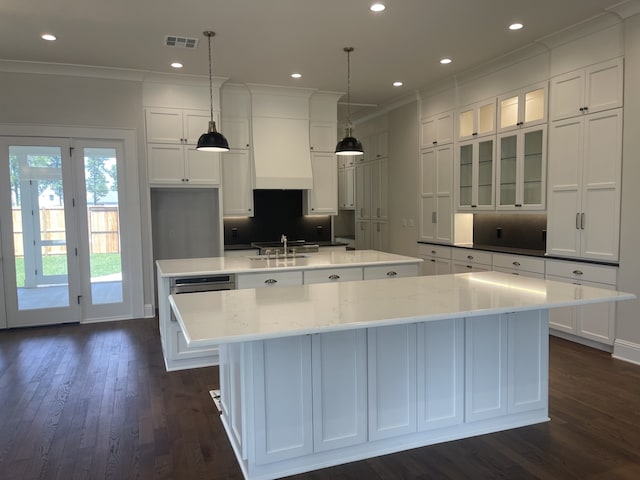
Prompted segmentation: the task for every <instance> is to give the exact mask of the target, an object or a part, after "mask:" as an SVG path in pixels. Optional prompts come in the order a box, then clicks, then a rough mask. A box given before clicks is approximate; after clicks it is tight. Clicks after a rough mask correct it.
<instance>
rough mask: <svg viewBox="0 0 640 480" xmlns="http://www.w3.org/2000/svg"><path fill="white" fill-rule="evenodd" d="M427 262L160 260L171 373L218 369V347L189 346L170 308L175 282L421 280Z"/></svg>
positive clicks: (162, 321) (364, 256) (161, 316)
mask: <svg viewBox="0 0 640 480" xmlns="http://www.w3.org/2000/svg"><path fill="white" fill-rule="evenodd" d="M421 263H422V259H420V258H413V257H405V256H402V255H394V254H391V253H385V252H378V251H375V250H355V251H346V250H345V247H344V246H332V247H324V246H323V247H321V248H320V251H319V252H318V253H311V254H308V255H307V256H298V257H295V258H292V257H288V258H278V259H274V258H271V259H269V258H267V257H265V256H263V257H259V256H256V254H255V252H253V254H251V252H246V253H244V254H241V255H240V256H237V255H230V256H225V257H213V258H192V259H175V260H158V261H157V262H156V266H157V281H158V323H159V328H160V339H161V342H162V353H163V354H164V361H165V367H166V369H167V371H171V370H182V369H186V368H197V367H205V366H210V365H217V364H218V347H217V346H212V345H209V346H206V347H204V346H189V345H187V342H186V341H185V338H184V335H183V334H182V330H181V328H180V326H179V325H178V322H177V321H176V319H175V317H174V316H173V315H172V314H171V309H170V307H169V299H168V297H169V294H170V293H171V282H172V280H174V279H178V278H180V279H185V278H186V279H188V280H189V279H190V278H193V277H211V276H231V277H232V278H235V288H237V289H243V288H265V289H271V288H279V287H286V286H292V285H302V284H311V283H322V282H344V281H353V280H363V279H364V280H368V279H371V278H395V277H398V278H400V277H406V276H415V275H419V272H420V264H421Z"/></svg>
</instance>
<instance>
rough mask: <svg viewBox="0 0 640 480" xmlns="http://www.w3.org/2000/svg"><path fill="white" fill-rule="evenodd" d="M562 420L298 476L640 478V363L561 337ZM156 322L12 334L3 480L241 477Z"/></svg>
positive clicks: (206, 378) (199, 386)
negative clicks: (169, 367) (166, 350)
mask: <svg viewBox="0 0 640 480" xmlns="http://www.w3.org/2000/svg"><path fill="white" fill-rule="evenodd" d="M550 343H551V348H550V352H551V358H550V385H549V390H550V406H549V410H550V416H551V418H552V421H551V422H548V423H545V424H541V425H534V426H530V427H524V428H519V429H515V430H509V431H506V432H500V433H495V434H491V435H484V436H480V437H475V438H471V439H465V440H460V441H456V442H448V443H444V444H440V445H434V446H430V447H424V448H418V449H415V450H410V451H407V452H402V453H398V454H394V455H386V456H383V457H378V458H374V459H370V460H366V461H361V462H354V463H349V464H346V465H340V466H337V467H333V468H328V469H324V470H319V471H316V472H311V473H308V474H303V475H297V476H295V477H291V479H296V480H308V479H313V480H325V479H331V480H335V479H339V480H362V479H367V480H392V479H422V480H426V479H494V478H504V479H535V478H539V479H607V480H608V479H634V480H636V479H638V478H640V366H636V365H631V364H628V363H624V362H621V361H618V360H614V359H612V358H611V357H610V355H609V354H606V353H604V352H600V351H597V350H592V349H589V348H587V347H583V346H580V345H576V344H573V343H571V342H567V341H565V340H561V339H558V338H553V337H552V338H551V342H550ZM217 383H218V378H217V369H216V368H215V367H212V368H202V369H194V370H190V371H181V372H171V373H167V372H166V371H165V369H164V363H163V360H162V353H161V351H160V339H159V336H158V331H157V323H156V321H155V320H153V319H140V320H132V321H125V322H113V323H101V324H90V325H63V326H56V327H46V328H30V329H21V330H10V331H6V330H5V331H0V479H3V480H10V479H32V478H33V479H35V478H40V479H47V480H48V479H64V480H67V479H76V478H77V479H103V478H104V479H118V480H121V479H179V480H182V479H187V480H191V479H215V480H217V479H230V480H232V479H241V478H242V474H241V472H240V469H239V468H238V466H237V464H236V461H235V458H234V456H233V453H232V451H231V447H230V445H229V442H228V441H227V438H226V435H225V433H224V430H223V428H222V425H221V423H220V419H219V418H218V415H217V413H216V410H215V408H214V405H213V403H212V401H211V399H210V397H209V393H208V391H209V390H210V389H211V388H213V387H217Z"/></svg>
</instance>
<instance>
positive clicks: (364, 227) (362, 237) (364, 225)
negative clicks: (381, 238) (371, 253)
mask: <svg viewBox="0 0 640 480" xmlns="http://www.w3.org/2000/svg"><path fill="white" fill-rule="evenodd" d="M356 249H358V250H370V249H371V221H370V220H356Z"/></svg>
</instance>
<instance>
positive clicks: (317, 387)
mask: <svg viewBox="0 0 640 480" xmlns="http://www.w3.org/2000/svg"><path fill="white" fill-rule="evenodd" d="M311 350H312V359H313V361H312V372H311V377H312V379H313V435H314V441H313V445H314V451H316V452H320V451H326V450H331V449H334V448H342V447H347V446H350V445H356V444H358V443H363V442H365V441H366V440H367V415H366V411H367V378H366V377H367V332H366V330H364V329H361V330H348V331H345V332H332V333H323V334H319V335H313V338H312V344H311Z"/></svg>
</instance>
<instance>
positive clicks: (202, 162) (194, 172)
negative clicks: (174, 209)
mask: <svg viewBox="0 0 640 480" xmlns="http://www.w3.org/2000/svg"><path fill="white" fill-rule="evenodd" d="M184 151H185V162H186V165H185V176H186V178H187V181H188V182H189V185H220V154H219V153H214V152H202V151H199V150H196V147H194V146H193V145H187V146H185V147H184Z"/></svg>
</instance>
